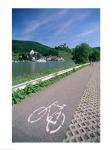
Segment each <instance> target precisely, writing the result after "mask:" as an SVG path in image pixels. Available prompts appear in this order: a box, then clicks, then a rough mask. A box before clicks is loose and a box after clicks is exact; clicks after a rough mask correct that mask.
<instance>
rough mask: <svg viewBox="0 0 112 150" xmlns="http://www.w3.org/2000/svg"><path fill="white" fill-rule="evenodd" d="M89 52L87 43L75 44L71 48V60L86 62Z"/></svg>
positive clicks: (89, 48)
mask: <svg viewBox="0 0 112 150" xmlns="http://www.w3.org/2000/svg"><path fill="white" fill-rule="evenodd" d="M90 52H91V47H90V46H89V45H88V44H87V43H82V44H80V45H77V46H76V47H75V48H74V49H73V58H72V59H73V60H74V61H75V62H76V63H86V62H88V61H89V53H90Z"/></svg>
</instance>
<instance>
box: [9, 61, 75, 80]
mask: <svg viewBox="0 0 112 150" xmlns="http://www.w3.org/2000/svg"><path fill="white" fill-rule="evenodd" d="M71 64H74V62H73V61H72V60H68V61H47V62H46V63H39V62H30V61H29V62H13V63H12V78H13V79H14V78H16V77H18V76H24V75H27V74H32V73H36V72H42V71H47V70H50V69H55V68H59V67H64V66H69V65H71Z"/></svg>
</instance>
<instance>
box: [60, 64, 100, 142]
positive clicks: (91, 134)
mask: <svg viewBox="0 0 112 150" xmlns="http://www.w3.org/2000/svg"><path fill="white" fill-rule="evenodd" d="M63 141H64V142H100V68H99V65H97V66H95V69H94V72H93V74H92V76H91V78H90V80H89V82H88V84H87V88H86V89H85V91H84V94H83V96H82V97H81V102H80V104H79V106H78V107H77V110H76V111H75V112H74V115H73V118H72V121H71V123H70V125H69V129H68V131H67V132H66V138H65V139H64V140H63Z"/></svg>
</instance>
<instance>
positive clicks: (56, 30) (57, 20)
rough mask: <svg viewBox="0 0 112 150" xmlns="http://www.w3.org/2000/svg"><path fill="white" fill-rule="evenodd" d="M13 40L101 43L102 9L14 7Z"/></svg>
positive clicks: (56, 44)
mask: <svg viewBox="0 0 112 150" xmlns="http://www.w3.org/2000/svg"><path fill="white" fill-rule="evenodd" d="M12 38H13V40H28V41H37V42H40V43H42V44H44V45H47V46H50V47H55V46H58V45H60V44H63V43H66V44H67V45H68V46H69V47H70V48H74V47H75V46H76V45H78V44H81V43H88V44H89V45H90V46H91V47H97V46H100V9H78V8H77V9H12Z"/></svg>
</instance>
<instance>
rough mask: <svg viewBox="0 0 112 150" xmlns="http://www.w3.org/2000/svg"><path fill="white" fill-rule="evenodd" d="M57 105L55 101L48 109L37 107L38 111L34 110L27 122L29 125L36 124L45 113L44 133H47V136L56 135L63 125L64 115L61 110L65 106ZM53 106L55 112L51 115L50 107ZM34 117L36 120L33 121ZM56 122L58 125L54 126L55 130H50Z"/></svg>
mask: <svg viewBox="0 0 112 150" xmlns="http://www.w3.org/2000/svg"><path fill="white" fill-rule="evenodd" d="M57 103H58V101H55V102H54V103H52V104H51V105H49V106H48V107H39V108H38V109H36V110H34V111H33V112H32V113H31V114H30V115H29V117H28V122H29V123H31V124H32V123H35V122H38V121H39V120H41V119H42V118H43V117H44V116H45V115H46V113H47V118H46V122H47V125H46V132H48V133H49V134H52V133H56V132H57V131H59V130H60V129H61V127H62V126H63V124H64V121H65V114H64V113H62V110H63V109H64V107H65V106H66V105H65V104H63V105H62V106H60V105H58V104H57ZM53 106H55V107H57V110H56V111H55V112H53V113H52V114H51V107H53ZM35 115H36V119H34V118H35V117H34V116H35ZM33 117H34V118H33ZM57 122H58V123H59V125H58V126H56V128H55V129H50V127H51V125H56V124H57Z"/></svg>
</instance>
